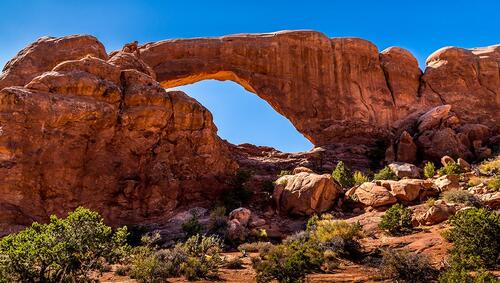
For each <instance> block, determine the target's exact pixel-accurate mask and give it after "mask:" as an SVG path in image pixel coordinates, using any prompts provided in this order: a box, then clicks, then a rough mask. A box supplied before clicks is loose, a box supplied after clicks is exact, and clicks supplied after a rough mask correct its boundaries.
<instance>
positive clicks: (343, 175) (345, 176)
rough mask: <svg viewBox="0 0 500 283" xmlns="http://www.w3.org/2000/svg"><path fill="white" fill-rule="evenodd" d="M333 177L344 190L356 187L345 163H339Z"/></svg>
mask: <svg viewBox="0 0 500 283" xmlns="http://www.w3.org/2000/svg"><path fill="white" fill-rule="evenodd" d="M332 177H333V179H334V180H335V181H337V182H338V183H339V184H340V186H341V187H342V188H345V189H348V188H351V187H352V186H354V178H353V176H352V172H351V170H349V168H347V166H346V165H345V164H344V162H343V161H339V163H337V166H336V167H335V170H333V173H332Z"/></svg>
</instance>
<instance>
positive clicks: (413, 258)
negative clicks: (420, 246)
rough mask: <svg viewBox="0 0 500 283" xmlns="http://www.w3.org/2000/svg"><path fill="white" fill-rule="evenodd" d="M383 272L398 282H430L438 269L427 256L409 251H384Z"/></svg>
mask: <svg viewBox="0 0 500 283" xmlns="http://www.w3.org/2000/svg"><path fill="white" fill-rule="evenodd" d="M381 273H382V274H384V275H386V276H388V277H390V278H391V279H395V280H396V282H400V281H402V282H430V281H432V280H433V279H435V278H436V275H437V271H436V270H435V269H434V268H433V267H432V265H431V264H430V263H429V260H428V258H427V257H425V256H424V255H421V254H417V253H412V252H408V251H398V250H384V251H382V264H381Z"/></svg>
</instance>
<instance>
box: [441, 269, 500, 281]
mask: <svg viewBox="0 0 500 283" xmlns="http://www.w3.org/2000/svg"><path fill="white" fill-rule="evenodd" d="M439 283H500V280H499V279H497V278H496V277H495V276H494V275H493V274H491V273H489V272H487V271H480V272H476V273H475V274H471V273H470V272H469V271H467V270H465V269H459V270H456V269H448V270H446V271H444V272H442V273H441V274H440V275H439Z"/></svg>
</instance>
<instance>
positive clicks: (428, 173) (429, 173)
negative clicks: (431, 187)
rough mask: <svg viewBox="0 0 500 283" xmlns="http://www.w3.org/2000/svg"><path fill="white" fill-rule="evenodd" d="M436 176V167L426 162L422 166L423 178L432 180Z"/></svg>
mask: <svg viewBox="0 0 500 283" xmlns="http://www.w3.org/2000/svg"><path fill="white" fill-rule="evenodd" d="M434 175H436V166H434V163H432V162H427V163H425V165H424V176H425V177H426V178H432V177H434Z"/></svg>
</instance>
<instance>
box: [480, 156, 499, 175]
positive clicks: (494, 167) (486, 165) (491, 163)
mask: <svg viewBox="0 0 500 283" xmlns="http://www.w3.org/2000/svg"><path fill="white" fill-rule="evenodd" d="M479 171H481V173H483V174H486V175H498V174H500V155H497V156H496V157H495V158H492V159H490V160H486V161H483V162H482V163H481V165H479Z"/></svg>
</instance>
